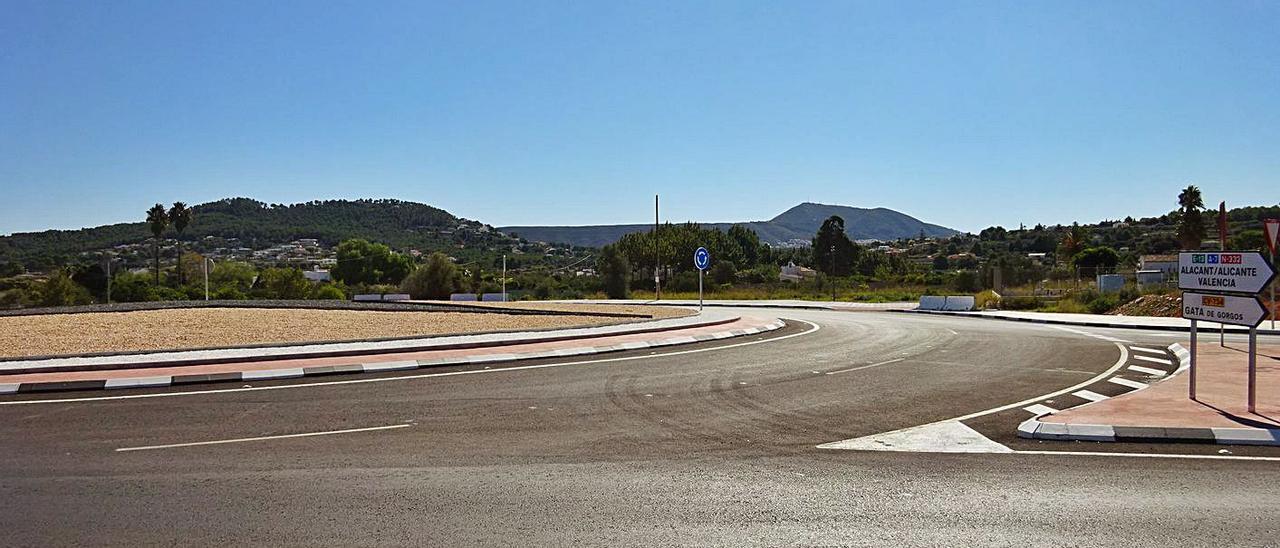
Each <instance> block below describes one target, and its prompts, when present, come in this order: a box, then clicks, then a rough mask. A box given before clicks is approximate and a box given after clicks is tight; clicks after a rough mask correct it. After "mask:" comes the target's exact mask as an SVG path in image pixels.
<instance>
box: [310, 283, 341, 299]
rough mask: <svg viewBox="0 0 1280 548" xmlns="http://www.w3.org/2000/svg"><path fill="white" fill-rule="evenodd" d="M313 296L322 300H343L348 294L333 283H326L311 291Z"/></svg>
mask: <svg viewBox="0 0 1280 548" xmlns="http://www.w3.org/2000/svg"><path fill="white" fill-rule="evenodd" d="M311 298H312V299H316V300H320V301H343V300H346V298H347V294H346V293H343V292H342V290H341V289H338V287H337V286H335V285H333V284H325V285H322V286H319V287H316V288H315V289H313V290H312V291H311Z"/></svg>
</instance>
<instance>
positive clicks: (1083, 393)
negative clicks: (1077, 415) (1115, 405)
mask: <svg viewBox="0 0 1280 548" xmlns="http://www.w3.org/2000/svg"><path fill="white" fill-rule="evenodd" d="M1071 395H1072V396H1075V397H1077V398H1081V399H1085V400H1089V401H1102V400H1105V399H1107V397H1106V396H1103V395H1102V394H1099V393H1097V392H1094V391H1092V390H1077V391H1075V392H1072V393H1071Z"/></svg>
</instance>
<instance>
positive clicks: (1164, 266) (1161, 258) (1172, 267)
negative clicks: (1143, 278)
mask: <svg viewBox="0 0 1280 548" xmlns="http://www.w3.org/2000/svg"><path fill="white" fill-rule="evenodd" d="M1138 270H1139V271H1144V270H1145V271H1159V272H1160V273H1161V275H1162V276H1164V278H1165V279H1170V278H1173V277H1176V276H1177V275H1178V256H1177V255H1143V256H1142V257H1139V258H1138Z"/></svg>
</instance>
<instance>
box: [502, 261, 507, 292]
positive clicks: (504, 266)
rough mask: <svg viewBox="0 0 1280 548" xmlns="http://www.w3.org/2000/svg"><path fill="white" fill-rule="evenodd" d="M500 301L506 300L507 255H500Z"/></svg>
mask: <svg viewBox="0 0 1280 548" xmlns="http://www.w3.org/2000/svg"><path fill="white" fill-rule="evenodd" d="M502 302H504V303H505V302H507V256H506V254H503V255H502Z"/></svg>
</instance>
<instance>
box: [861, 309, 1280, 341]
mask: <svg viewBox="0 0 1280 548" xmlns="http://www.w3.org/2000/svg"><path fill="white" fill-rule="evenodd" d="M885 312H898V313H906V314H936V315H942V316H958V317H962V318H978V319H983V320H1001V321H1007V322H1026V323H1039V324H1052V325H1077V326H1082V327H1104V328H1111V329H1143V330H1151V331H1178V332H1183V333H1185V332H1188V331H1190V330H1191V329H1190V328H1189V327H1183V326H1177V325H1153V324H1147V325H1137V324H1131V323H1117V322H1081V321H1073V320H1055V319H1048V318H1019V317H1015V316H997V315H993V314H982V313H977V312H956V311H950V310H915V309H897V310H885ZM1217 330H1218V328H1216V327H1213V328H1209V327H1206V328H1204V329H1203V331H1205V332H1212V331H1217ZM1226 332H1227V333H1232V334H1236V335H1239V334H1245V333H1248V332H1249V330H1248V329H1246V328H1242V327H1237V326H1230V325H1229V326H1226ZM1257 332H1258V334H1259V335H1280V329H1258V330H1257Z"/></svg>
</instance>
